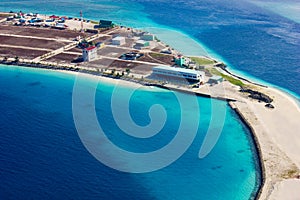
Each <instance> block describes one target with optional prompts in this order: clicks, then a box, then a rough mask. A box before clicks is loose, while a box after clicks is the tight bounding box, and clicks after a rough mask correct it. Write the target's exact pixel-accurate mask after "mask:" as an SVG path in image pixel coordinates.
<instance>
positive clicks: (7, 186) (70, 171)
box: [0, 66, 260, 199]
mask: <svg viewBox="0 0 300 200" xmlns="http://www.w3.org/2000/svg"><path fill="white" fill-rule="evenodd" d="M75 80H76V79H75V76H73V75H69V74H62V73H59V72H52V71H45V70H40V69H30V68H22V67H12V66H0V91H1V92H0V101H1V104H0V110H1V115H0V129H1V131H0V138H1V140H0V180H1V184H0V199H53V198H55V199H62V198H67V199H248V198H249V197H250V196H251V195H253V193H255V192H256V191H257V187H258V186H259V183H260V182H259V181H260V174H259V170H258V163H257V157H256V152H255V150H254V149H253V143H252V139H251V137H250V133H249V131H248V129H247V128H246V127H244V126H243V124H242V123H241V121H240V120H239V118H238V117H237V115H236V114H235V113H234V112H233V111H232V110H231V109H230V108H229V106H228V105H227V104H226V102H223V101H218V100H214V101H212V100H210V99H207V98H202V97H197V104H198V106H199V107H200V113H195V112H194V110H195V109H194V108H195V107H193V106H191V107H190V108H188V109H187V110H185V111H184V112H185V118H188V119H189V121H190V122H189V123H188V124H187V125H186V127H185V131H186V133H185V134H190V131H189V126H190V125H192V124H193V123H194V122H193V121H195V118H194V117H195V116H198V114H199V115H200V122H199V124H198V125H199V129H198V131H197V136H196V138H195V139H194V141H193V143H192V145H191V146H190V147H189V148H188V150H187V151H186V152H185V153H184V155H183V156H182V157H180V158H179V159H178V160H176V161H175V162H174V163H173V164H171V165H170V166H168V167H166V168H163V169H160V170H158V171H154V172H149V173H143V174H133V173H124V172H120V171H117V170H114V169H111V168H109V167H106V166H105V165H103V164H102V163H101V162H99V161H98V160H96V159H95V158H94V157H93V156H92V155H91V154H90V153H89V152H88V151H87V150H86V149H85V147H84V146H83V144H82V142H81V140H80V139H79V136H78V133H77V130H76V128H75V125H74V119H73V116H72V94H74V92H73V86H74V81H75ZM89 82H90V83H91V82H93V80H87V81H86V82H85V83H86V86H84V88H86V89H88V87H89ZM113 89H114V85H112V84H108V83H105V82H99V84H98V86H97V92H96V98H95V102H96V107H95V110H96V112H97V116H98V119H99V123H100V124H101V126H102V128H103V130H104V131H105V134H106V135H107V137H109V138H110V140H111V141H113V142H114V143H115V144H117V145H118V146H120V147H121V148H123V149H126V150H128V151H133V152H149V151H154V150H156V149H159V148H161V147H163V146H165V145H166V144H168V142H169V141H170V140H172V138H173V137H174V136H175V135H176V131H177V129H178V126H179V122H180V113H181V112H182V111H181V110H180V109H178V106H179V102H178V101H177V100H176V97H175V96H174V93H173V92H169V91H167V90H162V89H158V88H152V89H149V88H147V89H145V88H144V89H143V88H141V89H138V90H137V91H135V92H134V94H133V96H132V97H131V101H130V112H131V115H132V118H133V119H134V120H135V121H136V123H137V124H139V125H146V124H148V123H149V120H150V119H149V116H148V109H149V107H150V106H151V105H153V104H156V103H159V104H161V105H162V106H164V108H165V109H166V112H167V114H168V118H167V121H166V124H165V126H164V127H163V129H162V130H161V132H159V134H157V135H155V136H154V137H152V138H149V139H146V140H145V139H137V138H133V137H129V136H127V135H125V134H124V133H123V132H122V131H121V130H120V128H119V127H118V126H117V125H116V124H115V121H114V119H113V116H112V111H111V109H110V102H111V98H112V93H113V91H114V90H113ZM129 89H130V88H128V87H122V91H126V90H129ZM83 98H84V97H83ZM190 98H191V97H190V96H189V95H185V99H186V100H188V101H189V99H190ZM118 101H119V104H118V105H119V106H123V105H124V103H122V98H119V99H118ZM212 104H214V106H217V107H218V108H221V109H218V112H219V114H220V115H221V114H222V110H223V111H224V112H225V113H226V119H225V122H224V124H223V122H222V120H216V121H214V123H212V124H210V121H211V117H212V112H213V110H212V108H211V105H212ZM79 106H80V105H79ZM81 106H82V107H80V109H88V108H89V107H91V104H89V103H85V102H83V104H82V105H81ZM92 109H94V108H92ZM117 114H118V115H121V114H122V113H117ZM218 118H219V117H217V119H218ZM209 125H210V126H211V128H212V130H215V131H216V130H217V129H218V127H220V126H221V127H222V126H223V129H222V132H221V136H220V138H219V140H218V142H217V144H216V146H215V147H214V148H213V150H212V151H211V152H210V154H208V156H206V157H204V158H203V159H199V158H198V152H199V149H200V146H201V145H202V143H203V139H204V137H205V135H206V134H207V130H208V127H209ZM94 131H95V130H94V129H93V124H87V126H86V127H85V128H84V132H85V133H87V134H90V133H91V136H89V137H91V138H93V134H98V133H96V132H95V133H94ZM98 145H99V147H100V148H101V150H102V151H104V152H109V151H110V149H109V148H107V147H106V144H105V143H103V142H101V141H100V142H99V143H98ZM110 156H111V159H112V160H116V159H117V156H116V155H110ZM168 156H171V155H168ZM116 162H118V161H116ZM118 164H119V165H123V164H124V163H118ZM130 164H131V165H132V166H133V167H134V166H135V164H138V163H130Z"/></svg>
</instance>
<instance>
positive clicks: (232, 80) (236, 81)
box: [207, 68, 245, 87]
mask: <svg viewBox="0 0 300 200" xmlns="http://www.w3.org/2000/svg"><path fill="white" fill-rule="evenodd" d="M207 70H208V71H209V73H211V74H213V75H217V76H222V77H223V79H225V80H227V81H229V82H230V83H231V84H233V85H237V86H241V87H242V86H245V84H244V83H243V82H242V81H240V80H239V79H237V78H234V77H232V76H229V75H226V74H223V73H221V72H220V71H218V70H217V69H216V68H209V69H207Z"/></svg>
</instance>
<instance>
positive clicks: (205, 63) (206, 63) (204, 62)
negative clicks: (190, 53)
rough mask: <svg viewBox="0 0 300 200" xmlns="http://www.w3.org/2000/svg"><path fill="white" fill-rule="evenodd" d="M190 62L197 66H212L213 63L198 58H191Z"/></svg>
mask: <svg viewBox="0 0 300 200" xmlns="http://www.w3.org/2000/svg"><path fill="white" fill-rule="evenodd" d="M191 60H192V61H193V62H195V63H197V64H198V65H212V64H214V63H215V62H214V61H213V60H210V59H207V58H200V57H191Z"/></svg>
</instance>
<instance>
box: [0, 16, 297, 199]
mask: <svg viewBox="0 0 300 200" xmlns="http://www.w3.org/2000/svg"><path fill="white" fill-rule="evenodd" d="M0 41H1V43H0V63H1V64H5V65H7V66H8V67H9V65H18V66H25V67H35V68H45V69H49V70H61V71H68V72H72V73H78V72H79V73H87V74H90V75H92V76H100V77H103V78H109V79H114V80H117V81H125V83H126V82H128V81H130V82H135V83H137V84H142V85H147V86H157V87H162V88H166V89H169V90H176V91H181V92H186V93H193V94H196V95H200V96H205V97H209V98H217V99H222V100H226V101H228V104H229V105H230V106H231V108H232V109H233V110H235V112H236V113H237V114H238V115H239V116H240V118H241V119H242V121H243V122H244V123H245V124H246V125H247V126H248V127H249V129H250V130H251V133H252V136H253V138H254V140H255V144H256V148H257V151H258V153H259V158H260V168H261V169H260V171H261V173H262V177H263V183H262V185H261V188H260V191H259V193H258V194H257V199H286V198H287V197H294V196H300V194H299V188H300V170H299V169H300V154H299V149H300V137H299V130H300V123H299V119H300V109H299V105H298V104H297V101H295V99H294V98H293V97H292V96H290V95H289V94H286V93H285V92H283V91H281V90H278V89H276V88H272V87H267V86H264V85H260V84H257V83H254V82H251V81H250V80H247V79H244V78H243V77H241V76H237V75H235V74H233V73H231V72H230V70H229V69H228V67H227V66H226V65H225V64H224V63H222V62H219V61H217V60H215V59H213V58H209V57H205V56H191V55H183V54H182V53H180V51H179V50H175V49H173V48H172V47H170V46H169V45H167V44H165V43H163V42H162V41H160V40H159V38H157V37H156V36H155V35H153V34H151V33H149V32H145V31H143V30H137V29H133V28H130V27H125V26H121V25H116V24H114V23H113V22H112V21H109V20H107V19H101V20H99V21H92V20H88V19H84V18H83V17H77V18H76V17H67V16H57V15H51V16H47V15H41V14H33V13H23V12H21V11H20V12H17V13H13V12H10V13H0Z"/></svg>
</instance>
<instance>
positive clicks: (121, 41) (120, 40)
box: [112, 36, 126, 45]
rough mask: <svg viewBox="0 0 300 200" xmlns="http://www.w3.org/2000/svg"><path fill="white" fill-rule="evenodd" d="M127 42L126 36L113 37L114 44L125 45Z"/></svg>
mask: <svg viewBox="0 0 300 200" xmlns="http://www.w3.org/2000/svg"><path fill="white" fill-rule="evenodd" d="M125 43H126V41H125V37H120V36H118V37H115V38H113V39H112V44H113V45H123V44H125Z"/></svg>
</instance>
